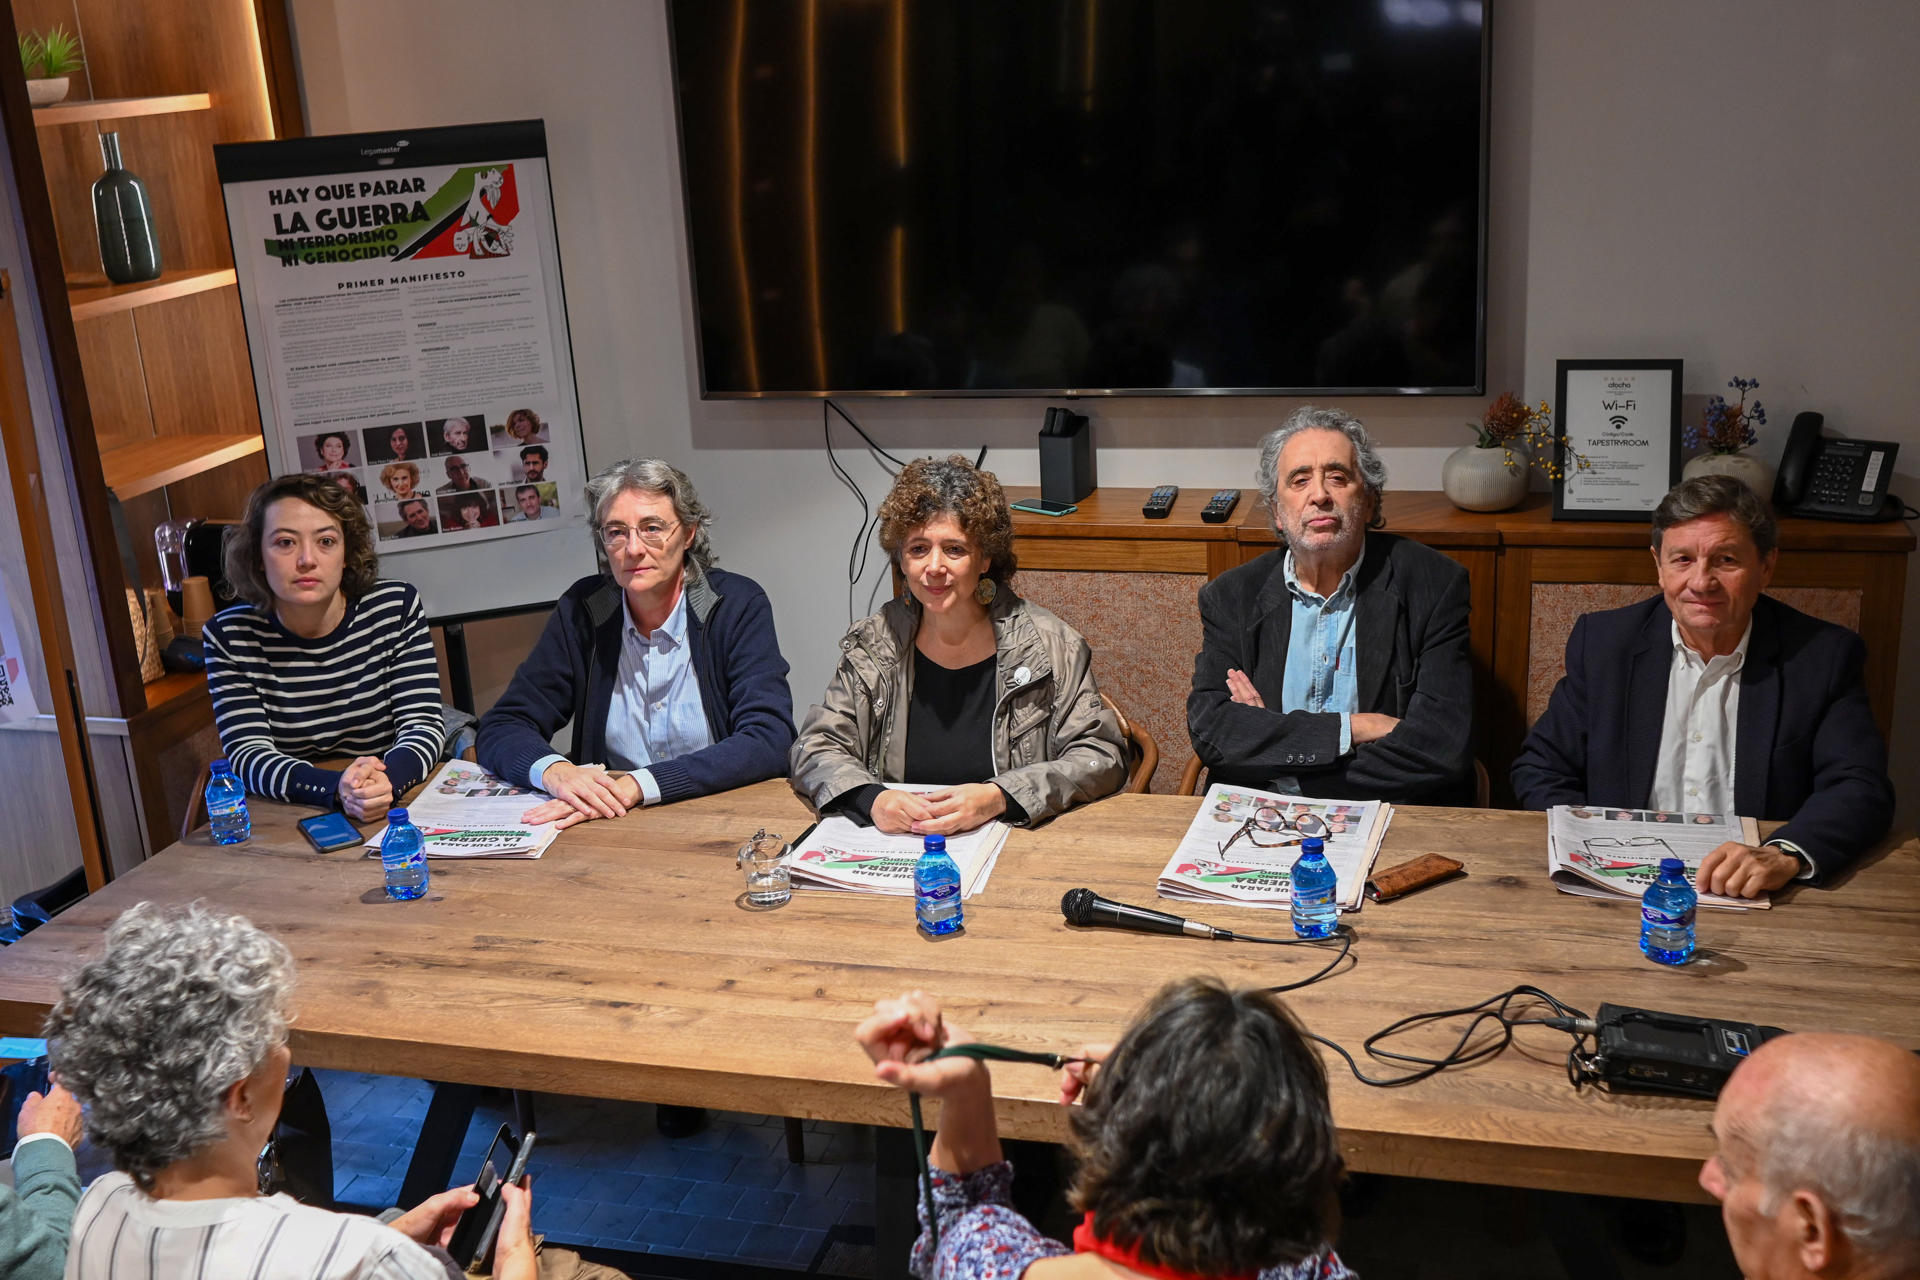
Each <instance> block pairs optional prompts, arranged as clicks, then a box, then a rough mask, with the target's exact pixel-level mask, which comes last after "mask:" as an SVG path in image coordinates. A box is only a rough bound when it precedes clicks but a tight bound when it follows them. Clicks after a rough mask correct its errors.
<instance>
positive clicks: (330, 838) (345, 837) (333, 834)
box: [298, 813, 366, 853]
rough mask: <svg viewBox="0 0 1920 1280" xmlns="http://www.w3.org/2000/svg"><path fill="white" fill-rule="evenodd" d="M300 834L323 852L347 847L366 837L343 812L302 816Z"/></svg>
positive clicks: (360, 841)
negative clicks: (309, 816) (308, 816)
mask: <svg viewBox="0 0 1920 1280" xmlns="http://www.w3.org/2000/svg"><path fill="white" fill-rule="evenodd" d="M298 825H299V827H300V834H301V835H303V836H305V837H306V838H307V843H308V844H310V845H312V846H313V847H314V848H315V849H318V850H319V851H320V852H321V853H332V852H333V851H334V850H335V849H345V848H347V847H348V846H349V845H356V844H360V843H362V842H363V841H364V840H365V839H366V837H365V836H363V835H361V834H360V829H359V828H358V827H355V826H354V825H353V824H352V823H351V822H348V821H347V818H346V815H345V814H342V813H316V814H315V815H314V816H313V817H311V818H302V819H300V821H299V823H298Z"/></svg>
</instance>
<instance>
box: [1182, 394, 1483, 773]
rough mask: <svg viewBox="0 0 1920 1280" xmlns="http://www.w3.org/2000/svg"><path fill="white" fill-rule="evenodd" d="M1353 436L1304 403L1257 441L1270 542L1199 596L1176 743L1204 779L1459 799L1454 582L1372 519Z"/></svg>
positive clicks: (1336, 413)
mask: <svg viewBox="0 0 1920 1280" xmlns="http://www.w3.org/2000/svg"><path fill="white" fill-rule="evenodd" d="M1386 479H1387V469H1386V466H1385V465H1384V464H1383V463H1382V462H1381V461H1380V458H1379V455H1378V454H1377V453H1375V452H1374V449H1373V443H1372V441H1371V440H1370V439H1369V437H1368V435H1367V431H1366V428H1365V427H1363V426H1362V425H1361V424H1360V422H1359V420H1358V419H1356V418H1354V417H1353V416H1352V415H1350V414H1347V413H1344V412H1342V411H1340V410H1338V409H1317V408H1314V407H1313V406H1311V405H1309V406H1305V407H1303V408H1301V409H1299V410H1297V411H1296V412H1295V413H1293V414H1292V415H1291V416H1290V417H1289V418H1288V419H1287V421H1286V422H1285V423H1283V424H1282V425H1281V426H1279V427H1278V428H1276V429H1275V430H1273V431H1271V432H1269V433H1268V434H1267V436H1266V438H1265V439H1263V440H1262V441H1261V446H1260V469H1259V476H1258V481H1257V483H1258V484H1259V487H1260V493H1261V497H1262V498H1263V499H1264V500H1265V501H1266V503H1267V505H1268V507H1269V509H1270V510H1271V512H1272V514H1273V521H1274V529H1275V531H1276V532H1277V533H1279V534H1280V536H1281V539H1282V540H1283V541H1284V542H1285V544H1286V545H1285V547H1283V548H1282V549H1281V550H1279V551H1269V552H1268V553H1267V554H1265V555H1263V556H1261V557H1260V558H1259V559H1257V560H1253V561H1250V562H1248V563H1247V564H1243V565H1241V566H1239V567H1238V568H1235V569H1230V570H1228V571H1227V572H1226V573H1223V574H1221V575H1220V576H1219V577H1218V578H1216V579H1214V580H1213V581H1212V582H1209V583H1208V584H1207V585H1206V586H1204V587H1202V588H1201V589H1200V625H1201V647H1200V653H1199V655H1198V656H1197V657H1196V658H1195V659H1194V664H1193V690H1192V692H1191V693H1189V694H1188V696H1187V735H1188V737H1189V738H1190V739H1191V740H1192V742H1193V750H1194V753H1195V754H1196V755H1198V756H1199V757H1200V761H1201V763H1203V764H1205V765H1206V766H1207V769H1208V770H1209V775H1210V778H1211V780H1212V781H1214V782H1225V783H1230V784H1232V785H1235V786H1250V787H1258V788H1260V789H1262V790H1266V791H1278V792H1282V793H1286V794H1294V795H1310V796H1317V797H1325V798H1328V799H1336V800H1345V799H1356V800H1390V801H1392V802H1394V803H1395V804H1469V803H1471V802H1472V796H1473V756H1472V745H1471V741H1472V736H1473V668H1472V662H1471V658H1470V657H1469V654H1468V641H1467V596H1468V592H1467V571H1466V570H1465V569H1463V568H1462V567H1461V566H1460V565H1459V564H1457V563H1455V562H1454V561H1452V560H1450V559H1448V558H1447V557H1446V556H1443V555H1441V554H1440V553H1439V552H1437V551H1433V550H1431V549H1429V548H1427V547H1423V546H1421V545H1420V544H1419V543H1417V542H1413V541H1410V540H1408V539H1406V538H1396V537H1393V536H1392V535H1390V534H1385V533H1374V532H1370V530H1371V529H1375V528H1378V527H1379V525H1380V524H1381V523H1382V520H1381V516H1380V503H1381V498H1382V496H1383V491H1384V489H1385V487H1386Z"/></svg>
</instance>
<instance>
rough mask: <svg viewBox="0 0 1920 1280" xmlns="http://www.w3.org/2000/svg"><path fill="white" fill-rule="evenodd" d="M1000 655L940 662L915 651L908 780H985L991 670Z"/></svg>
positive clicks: (989, 767) (989, 771)
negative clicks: (964, 663)
mask: <svg viewBox="0 0 1920 1280" xmlns="http://www.w3.org/2000/svg"><path fill="white" fill-rule="evenodd" d="M997 661H998V655H990V656H988V657H986V658H983V659H981V660H980V661H979V662H976V663H974V664H973V665H972V666H970V667H943V666H941V665H940V664H939V663H937V662H935V661H934V660H933V659H932V658H929V657H928V656H927V655H926V654H924V653H922V652H920V650H918V649H915V650H914V651H913V698H912V700H911V701H910V702H908V704H907V776H906V778H905V779H903V781H906V782H940V783H946V784H948V785H953V784H956V783H962V782H984V781H986V780H987V779H988V778H991V777H992V776H993V670H994V665H995V663H996V662H997Z"/></svg>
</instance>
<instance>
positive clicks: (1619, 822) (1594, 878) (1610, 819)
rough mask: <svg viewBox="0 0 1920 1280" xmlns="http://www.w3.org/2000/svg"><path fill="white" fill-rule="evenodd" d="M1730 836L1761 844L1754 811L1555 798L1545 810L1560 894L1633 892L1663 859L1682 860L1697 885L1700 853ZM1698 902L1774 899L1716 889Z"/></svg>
mask: <svg viewBox="0 0 1920 1280" xmlns="http://www.w3.org/2000/svg"><path fill="white" fill-rule="evenodd" d="M1729 840H1737V841H1739V842H1740V843H1741V844H1759V843H1760V829H1759V828H1758V827H1757V826H1756V825H1755V824H1754V821H1753V819H1752V818H1740V817H1735V816H1734V815H1733V814H1730V813H1672V812H1668V811H1665V810H1659V809H1607V808H1602V807H1601V806H1599V805H1567V804H1558V805H1555V806H1554V807H1553V808H1551V809H1549V810H1547V872H1548V874H1550V875H1551V876H1552V877H1553V883H1554V887H1555V888H1557V889H1559V890H1560V891H1561V892H1562V893H1574V894H1579V895H1580V896H1582V897H1587V898H1634V899H1637V898H1639V896H1640V895H1641V894H1643V893H1645V892H1646V889H1647V886H1648V885H1650V884H1652V883H1653V882H1654V881H1655V880H1657V879H1659V878H1660V860H1661V859H1662V858H1678V859H1680V861H1681V862H1683V863H1685V864H1686V868H1687V883H1688V884H1694V881H1695V877H1696V876H1697V875H1698V873H1699V871H1700V863H1701V860H1702V859H1704V858H1705V857H1706V856H1707V855H1708V854H1709V853H1712V852H1713V851H1714V850H1715V849H1717V848H1719V847H1720V846H1721V845H1723V844H1725V843H1726V842H1727V841H1729ZM1694 887H1695V888H1696V889H1697V888H1698V887H1699V886H1698V885H1697V884H1696V885H1694ZM1700 905H1701V906H1703V907H1727V908H1730V909H1733V910H1745V909H1748V908H1758V909H1760V910H1763V911H1764V910H1767V909H1769V908H1771V907H1772V906H1773V904H1772V903H1771V902H1769V901H1768V900H1767V899H1765V898H1725V897H1721V896H1720V895H1719V894H1714V893H1703V894H1701V895H1700Z"/></svg>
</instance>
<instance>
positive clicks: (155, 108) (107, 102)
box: [33, 93, 213, 129]
mask: <svg viewBox="0 0 1920 1280" xmlns="http://www.w3.org/2000/svg"><path fill="white" fill-rule="evenodd" d="M212 107H213V95H212V94H208V93H168V94H162V95H160V96H159V97H153V98H89V99H83V100H82V101H79V102H56V103H54V104H53V105H52V106H50V107H35V108H34V109H33V123H34V125H35V127H36V128H41V129H45V128H47V127H48V126H50V125H57V124H86V123H88V122H89V121H94V120H126V119H129V118H131V117H133V116H163V115H171V114H173V113H174V112H177V111H208V110H211V109H212Z"/></svg>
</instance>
